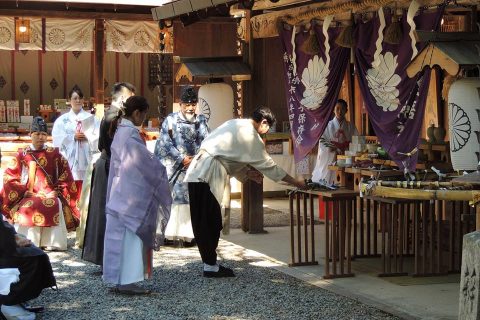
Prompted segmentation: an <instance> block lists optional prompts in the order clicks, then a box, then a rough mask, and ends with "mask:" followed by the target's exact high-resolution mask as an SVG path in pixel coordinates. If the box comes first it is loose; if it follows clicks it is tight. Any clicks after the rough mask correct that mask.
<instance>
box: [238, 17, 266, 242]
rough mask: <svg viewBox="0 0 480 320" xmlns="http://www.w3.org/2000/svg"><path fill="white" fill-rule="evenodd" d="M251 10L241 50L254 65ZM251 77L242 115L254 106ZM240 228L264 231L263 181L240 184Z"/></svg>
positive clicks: (247, 230)
mask: <svg viewBox="0 0 480 320" xmlns="http://www.w3.org/2000/svg"><path fill="white" fill-rule="evenodd" d="M250 17H251V11H250V10H245V19H246V20H247V21H246V24H245V25H246V26H247V30H246V34H247V36H246V37H245V38H246V39H245V48H244V50H243V58H244V61H245V62H247V63H248V64H249V66H250V70H253V67H254V57H253V36H252V31H251V28H250ZM253 84H254V83H253V79H252V80H251V81H246V82H245V91H244V93H245V100H244V105H243V110H242V113H243V112H245V113H244V117H248V116H250V113H251V112H252V111H253V109H254V108H255V106H253V105H252V104H253V94H254V92H253V91H254V85H253ZM241 222H242V230H243V231H244V232H249V233H264V232H265V230H263V183H261V184H257V183H255V182H253V181H250V180H248V181H247V182H245V183H243V184H242V219H241Z"/></svg>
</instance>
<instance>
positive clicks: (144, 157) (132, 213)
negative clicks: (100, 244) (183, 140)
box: [103, 119, 172, 283]
mask: <svg viewBox="0 0 480 320" xmlns="http://www.w3.org/2000/svg"><path fill="white" fill-rule="evenodd" d="M111 152H112V156H111V159H110V174H109V176H108V187H107V205H106V213H107V226H106V231H105V247H104V259H103V262H104V263H103V266H104V267H103V279H104V281H106V282H110V283H118V279H119V270H120V264H121V257H122V252H121V251H122V244H123V240H124V236H125V230H126V229H128V230H130V231H131V232H133V233H135V234H136V235H137V236H138V237H139V238H140V239H141V240H142V243H143V248H144V249H158V247H159V239H158V238H157V237H156V236H155V235H156V232H159V231H160V232H161V234H163V232H164V226H166V225H167V222H168V218H169V217H170V206H171V203H172V197H171V193H170V189H169V186H168V178H167V173H166V170H165V167H164V166H163V165H162V164H161V163H160V161H159V160H158V159H157V158H156V157H155V156H154V155H153V154H152V153H150V152H149V151H148V150H147V148H146V146H145V142H144V141H143V140H142V138H141V137H140V134H139V131H138V129H137V128H136V127H135V126H134V125H133V123H132V122H131V121H129V120H126V119H122V121H121V123H120V124H119V125H118V129H117V132H116V133H115V137H114V139H113V143H112V146H111ZM157 221H158V222H159V223H158V225H159V226H163V230H157ZM160 229H162V228H160ZM125 254H128V253H125Z"/></svg>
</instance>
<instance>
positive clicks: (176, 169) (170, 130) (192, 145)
mask: <svg viewBox="0 0 480 320" xmlns="http://www.w3.org/2000/svg"><path fill="white" fill-rule="evenodd" d="M208 131H209V129H208V125H207V119H206V118H205V116H203V115H201V114H200V115H197V116H196V117H195V120H194V121H193V122H190V121H187V120H186V119H185V117H184V116H183V114H182V113H181V112H174V113H171V114H169V115H168V116H167V117H166V118H165V120H164V121H163V124H162V129H161V132H160V136H159V138H158V140H157V144H156V146H155V155H156V156H157V157H158V158H159V159H160V161H161V162H162V164H163V165H164V166H165V168H166V169H167V175H168V179H169V180H170V185H171V187H172V185H173V184H174V185H173V190H172V198H173V203H174V204H188V203H189V201H188V184H187V183H184V182H183V179H184V177H185V171H186V170H185V169H184V168H183V164H182V161H183V158H185V157H186V156H194V155H196V154H197V152H198V150H199V149H200V145H201V144H202V141H203V139H205V137H206V136H207V135H208ZM177 175H178V177H177Z"/></svg>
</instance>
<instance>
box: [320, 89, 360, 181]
mask: <svg viewBox="0 0 480 320" xmlns="http://www.w3.org/2000/svg"><path fill="white" fill-rule="evenodd" d="M347 111H348V106H347V102H346V101H345V100H342V99H339V100H338V101H337V104H336V105H335V109H334V110H333V112H334V114H335V117H334V118H333V119H332V120H330V122H329V123H328V125H327V128H326V129H325V131H324V132H323V135H322V137H321V138H320V141H319V142H318V155H317V162H316V164H315V168H314V169H313V173H312V181H314V182H318V181H319V180H326V182H327V183H334V181H335V172H334V171H332V170H329V169H328V166H329V165H331V164H332V163H333V162H334V161H335V158H336V156H337V154H343V153H344V152H345V150H346V149H348V146H349V144H350V142H351V141H352V136H356V135H358V130H357V128H356V127H355V125H354V124H353V123H350V122H348V121H347V120H346V119H345V114H346V113H347Z"/></svg>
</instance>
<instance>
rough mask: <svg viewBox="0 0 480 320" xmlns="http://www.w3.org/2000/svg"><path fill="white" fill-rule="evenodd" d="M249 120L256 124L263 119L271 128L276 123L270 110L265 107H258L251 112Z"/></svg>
mask: <svg viewBox="0 0 480 320" xmlns="http://www.w3.org/2000/svg"><path fill="white" fill-rule="evenodd" d="M251 118H252V119H253V120H254V121H255V122H258V123H260V122H262V120H263V119H265V120H267V122H268V125H269V126H270V127H271V126H273V124H274V123H275V121H276V119H275V116H274V115H273V113H272V110H270V108H267V107H258V108H257V109H256V110H255V111H253V113H252V116H251Z"/></svg>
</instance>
